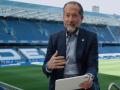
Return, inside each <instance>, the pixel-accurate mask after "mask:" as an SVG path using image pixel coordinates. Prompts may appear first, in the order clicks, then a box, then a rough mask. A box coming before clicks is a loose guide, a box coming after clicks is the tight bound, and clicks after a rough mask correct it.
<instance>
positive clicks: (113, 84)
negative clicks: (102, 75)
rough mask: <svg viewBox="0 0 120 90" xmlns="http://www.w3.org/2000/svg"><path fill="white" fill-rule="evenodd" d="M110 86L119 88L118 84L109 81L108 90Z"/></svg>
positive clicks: (110, 88) (119, 89) (117, 89)
mask: <svg viewBox="0 0 120 90" xmlns="http://www.w3.org/2000/svg"><path fill="white" fill-rule="evenodd" d="M112 87H114V88H116V90H120V86H119V85H117V84H116V83H113V82H112V83H110V84H109V86H108V90H112Z"/></svg>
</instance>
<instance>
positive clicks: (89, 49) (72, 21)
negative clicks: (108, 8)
mask: <svg viewBox="0 0 120 90" xmlns="http://www.w3.org/2000/svg"><path fill="white" fill-rule="evenodd" d="M63 19H64V27H65V30H64V31H60V32H58V33H55V34H53V35H51V36H50V40H49V44H48V48H47V54H46V57H45V61H44V65H43V72H44V73H45V74H46V75H47V76H48V77H50V82H49V90H55V80H57V79H61V78H69V77H74V76H80V75H88V76H89V80H88V81H85V82H84V83H82V84H80V87H82V88H83V89H80V90H84V89H85V90H99V84H98V78H97V73H98V60H97V59H98V44H97V36H96V34H94V33H92V32H88V31H86V30H84V29H82V28H80V24H81V23H82V21H83V8H82V6H81V5H80V4H79V3H78V2H75V1H70V2H68V3H66V4H65V5H64V15H63Z"/></svg>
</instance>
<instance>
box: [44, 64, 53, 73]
mask: <svg viewBox="0 0 120 90" xmlns="http://www.w3.org/2000/svg"><path fill="white" fill-rule="evenodd" d="M45 69H46V71H47V72H48V73H52V70H50V69H48V65H47V64H46V66H45Z"/></svg>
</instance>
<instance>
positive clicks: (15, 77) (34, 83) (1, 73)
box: [0, 60, 120, 90]
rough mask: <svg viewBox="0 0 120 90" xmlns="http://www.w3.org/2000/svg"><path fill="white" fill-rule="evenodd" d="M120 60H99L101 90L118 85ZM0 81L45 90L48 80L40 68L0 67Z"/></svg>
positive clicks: (24, 87)
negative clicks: (112, 84) (113, 84)
mask: <svg viewBox="0 0 120 90" xmlns="http://www.w3.org/2000/svg"><path fill="white" fill-rule="evenodd" d="M119 69H120V60H99V82H100V87H101V90H107V87H108V85H109V84H110V83H111V82H115V83H117V84H119V85H120V70H119ZM0 81H2V82H5V83H8V84H11V85H14V86H16V87H19V88H22V89H24V90H47V88H48V79H47V77H46V76H45V75H44V74H43V72H42V69H41V66H39V65H33V66H17V67H15V66H14V67H1V68H0Z"/></svg>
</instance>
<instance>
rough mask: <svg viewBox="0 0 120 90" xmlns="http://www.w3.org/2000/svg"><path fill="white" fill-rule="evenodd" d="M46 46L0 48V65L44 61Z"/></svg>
mask: <svg viewBox="0 0 120 90" xmlns="http://www.w3.org/2000/svg"><path fill="white" fill-rule="evenodd" d="M46 50H47V49H46V48H19V49H18V50H16V49H11V48H10V49H0V65H2V66H3V65H4V66H5V65H21V64H24V63H27V64H31V63H32V62H33V63H35V62H36V63H40V62H43V61H44V57H45V54H46Z"/></svg>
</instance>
